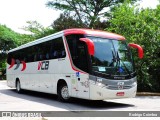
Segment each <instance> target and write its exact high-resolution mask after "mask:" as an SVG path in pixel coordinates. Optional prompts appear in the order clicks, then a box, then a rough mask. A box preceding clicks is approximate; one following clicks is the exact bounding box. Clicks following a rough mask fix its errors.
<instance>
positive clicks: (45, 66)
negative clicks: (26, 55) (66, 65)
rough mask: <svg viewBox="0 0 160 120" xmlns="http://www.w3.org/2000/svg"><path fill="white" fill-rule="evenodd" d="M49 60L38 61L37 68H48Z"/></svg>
mask: <svg viewBox="0 0 160 120" xmlns="http://www.w3.org/2000/svg"><path fill="white" fill-rule="evenodd" d="M48 68H49V61H41V62H39V63H38V70H48Z"/></svg>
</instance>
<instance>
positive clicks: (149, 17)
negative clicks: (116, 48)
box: [106, 2, 160, 91]
mask: <svg viewBox="0 0 160 120" xmlns="http://www.w3.org/2000/svg"><path fill="white" fill-rule="evenodd" d="M159 19H160V5H159V6H157V8H156V9H149V8H147V9H138V8H137V7H135V6H134V5H131V4H130V3H127V2H126V3H124V4H122V5H120V6H119V7H116V8H115V9H114V11H112V18H111V19H110V22H111V24H110V25H111V26H110V28H106V30H109V31H112V32H116V33H119V34H122V35H124V36H125V37H126V39H127V40H128V41H129V42H134V43H137V44H139V45H141V46H142V47H143V49H144V53H145V54H144V58H143V60H139V59H138V58H136V57H135V63H136V68H137V73H138V90H139V91H151V90H152V91H160V81H159V77H160V76H158V75H157V72H158V71H159V72H160V64H159V63H160V28H159V26H160V21H159ZM134 56H137V53H134Z"/></svg>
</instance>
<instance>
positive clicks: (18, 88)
mask: <svg viewBox="0 0 160 120" xmlns="http://www.w3.org/2000/svg"><path fill="white" fill-rule="evenodd" d="M20 89H21V88H20V83H19V81H18V82H17V91H20Z"/></svg>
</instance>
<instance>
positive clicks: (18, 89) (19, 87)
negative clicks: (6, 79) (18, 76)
mask: <svg viewBox="0 0 160 120" xmlns="http://www.w3.org/2000/svg"><path fill="white" fill-rule="evenodd" d="M16 91H17V92H18V93H21V92H22V89H21V83H20V81H19V80H17V81H16Z"/></svg>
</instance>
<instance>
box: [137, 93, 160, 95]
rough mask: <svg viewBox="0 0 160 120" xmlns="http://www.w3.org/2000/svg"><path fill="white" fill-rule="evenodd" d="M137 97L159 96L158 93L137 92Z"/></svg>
mask: <svg viewBox="0 0 160 120" xmlns="http://www.w3.org/2000/svg"><path fill="white" fill-rule="evenodd" d="M137 96H160V93H152V92H137Z"/></svg>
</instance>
